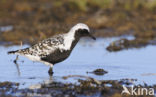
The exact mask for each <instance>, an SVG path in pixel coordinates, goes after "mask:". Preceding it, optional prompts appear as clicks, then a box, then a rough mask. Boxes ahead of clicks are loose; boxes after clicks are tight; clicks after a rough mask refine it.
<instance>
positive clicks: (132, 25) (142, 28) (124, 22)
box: [0, 0, 156, 51]
mask: <svg viewBox="0 0 156 97" xmlns="http://www.w3.org/2000/svg"><path fill="white" fill-rule="evenodd" d="M155 21H156V1H155V0H0V43H1V44H5V45H12V44H20V42H21V41H22V42H23V43H28V44H34V43H36V42H38V41H39V40H42V39H45V38H47V37H49V36H52V35H54V34H58V33H63V32H68V30H69V29H70V27H71V26H73V25H75V24H76V23H78V22H83V23H86V24H88V25H89V27H90V28H91V29H93V30H94V32H95V33H94V34H95V35H96V36H97V37H114V36H123V35H132V36H134V39H133V40H127V39H121V40H118V41H115V42H113V43H111V44H110V45H109V47H108V48H107V50H109V51H119V50H121V49H125V48H133V47H137V48H138V47H143V46H146V45H148V44H152V45H153V44H155V42H154V41H155V40H154V39H155V37H156V33H155V30H156V22H155ZM119 45H120V46H119ZM121 45H122V47H121Z"/></svg>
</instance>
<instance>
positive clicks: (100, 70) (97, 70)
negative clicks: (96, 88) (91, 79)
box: [87, 68, 108, 75]
mask: <svg viewBox="0 0 156 97" xmlns="http://www.w3.org/2000/svg"><path fill="white" fill-rule="evenodd" d="M87 73H93V74H95V75H104V74H106V73H108V72H107V71H105V70H104V69H101V68H100V69H96V70H94V71H92V72H87Z"/></svg>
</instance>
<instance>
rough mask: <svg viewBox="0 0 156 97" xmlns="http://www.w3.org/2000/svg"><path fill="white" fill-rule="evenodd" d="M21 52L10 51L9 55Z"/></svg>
mask: <svg viewBox="0 0 156 97" xmlns="http://www.w3.org/2000/svg"><path fill="white" fill-rule="evenodd" d="M18 52H19V50H16V51H9V52H8V54H17V53H18Z"/></svg>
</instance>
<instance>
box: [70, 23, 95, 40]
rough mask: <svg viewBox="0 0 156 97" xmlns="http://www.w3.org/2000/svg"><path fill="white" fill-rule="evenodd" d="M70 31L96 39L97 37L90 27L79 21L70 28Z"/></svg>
mask: <svg viewBox="0 0 156 97" xmlns="http://www.w3.org/2000/svg"><path fill="white" fill-rule="evenodd" d="M69 33H74V34H75V35H76V36H79V37H85V36H89V37H91V38H92V39H94V40H95V39H96V38H95V37H94V36H93V35H91V33H90V29H89V27H88V26H87V25H86V24H83V23H78V24H76V25H75V26H73V27H72V28H71V29H70V31H69Z"/></svg>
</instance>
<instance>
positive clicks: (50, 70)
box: [48, 67, 54, 76]
mask: <svg viewBox="0 0 156 97" xmlns="http://www.w3.org/2000/svg"><path fill="white" fill-rule="evenodd" d="M48 73H49V75H50V76H52V75H53V73H54V72H53V69H52V67H50V68H49V70H48Z"/></svg>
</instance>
